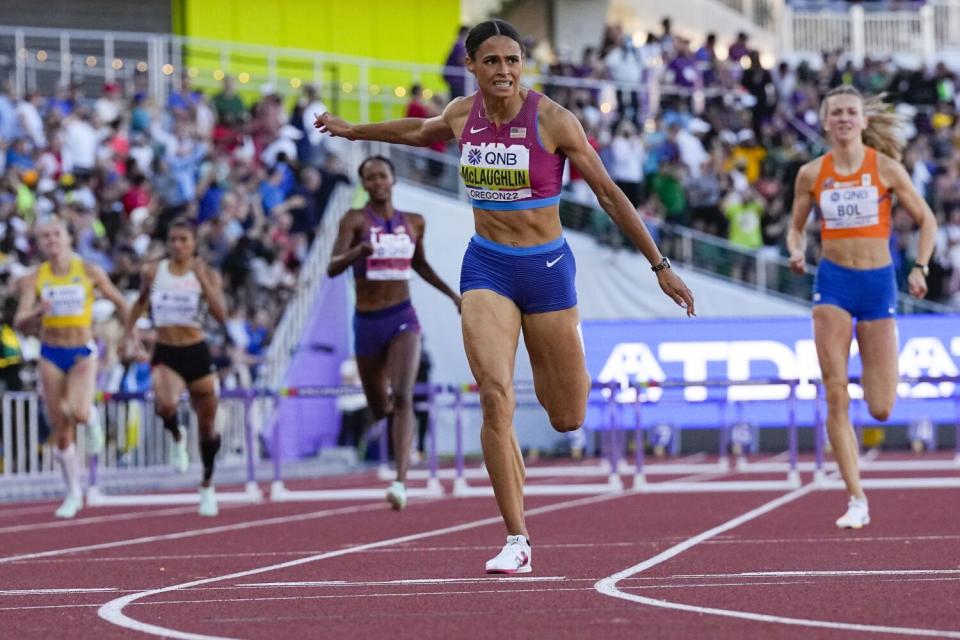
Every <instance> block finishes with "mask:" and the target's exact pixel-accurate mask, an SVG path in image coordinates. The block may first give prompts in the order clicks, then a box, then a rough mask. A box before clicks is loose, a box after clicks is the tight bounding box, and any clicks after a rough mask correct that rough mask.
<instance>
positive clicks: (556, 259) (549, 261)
mask: <svg viewBox="0 0 960 640" xmlns="http://www.w3.org/2000/svg"><path fill="white" fill-rule="evenodd" d="M565 255H567V254H565V253H561V254H560V257H559V258H554V259H553V260H547V268H548V269H549V268H550V267H552V266H553V265H555V264H557V263H558V262H560V259H561V258H563V256H565Z"/></svg>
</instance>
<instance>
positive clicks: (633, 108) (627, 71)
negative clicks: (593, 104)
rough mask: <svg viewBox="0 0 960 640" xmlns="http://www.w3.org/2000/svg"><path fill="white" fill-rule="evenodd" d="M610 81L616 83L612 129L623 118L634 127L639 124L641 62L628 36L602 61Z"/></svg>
mask: <svg viewBox="0 0 960 640" xmlns="http://www.w3.org/2000/svg"><path fill="white" fill-rule="evenodd" d="M603 62H604V64H605V65H606V67H607V71H608V72H609V74H610V79H611V80H613V81H614V82H616V83H617V117H616V120H615V121H614V123H613V126H614V128H616V127H617V125H618V124H619V123H620V121H621V120H622V119H624V118H626V119H627V120H630V121H632V122H633V123H634V124H635V125H639V124H640V93H639V89H640V82H641V80H642V78H643V62H642V61H641V59H640V55H639V54H638V53H637V49H636V47H634V44H633V38H632V37H631V36H630V34H625V35H624V36H623V38H622V39H621V41H620V45H619V46H618V47H617V48H615V49H613V50H612V51H611V52H610V53H608V54H607V57H606V58H604V60H603Z"/></svg>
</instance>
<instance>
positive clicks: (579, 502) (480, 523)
mask: <svg viewBox="0 0 960 640" xmlns="http://www.w3.org/2000/svg"><path fill="white" fill-rule="evenodd" d="M628 495H631V494H629V493H626V492H624V493H614V494H601V495H598V496H590V497H587V498H579V499H576V500H568V501H566V502H558V503H554V504H551V505H546V506H543V507H538V508H536V509H530V510H529V511H527V513H526V515H527V516H534V515H539V514H541V513H549V512H551V511H559V510H561V509H570V508H573V507H579V506H583V505H588V504H594V503H597V502H604V501H606V500H613V499H616V498H621V497H626V496H628ZM501 522H503V519H502V518H501V517H500V516H495V517H492V518H483V519H481V520H473V521H471V522H465V523H463V524H458V525H454V526H451V527H444V528H442V529H432V530H429V531H422V532H420V533H413V534H410V535H406V536H400V537H397V538H389V539H386V540H378V541H377V542H369V543H367V544H361V545H356V546H353V547H347V548H345V549H337V550H336V551H328V552H326V553H320V554H317V555H313V556H309V557H307V558H298V559H296V560H290V561H288V562H281V563H278V564H272V565H267V566H265V567H258V568H256V569H249V570H247V571H238V572H236V573H231V574H228V575H224V576H215V577H213V578H204V579H202V580H194V581H192V582H184V583H182V584H175V585H172V586H169V587H162V588H160V589H151V590H148V591H141V592H139V593H132V594H129V595H126V596H123V597H121V598H116V599H115V600H111V601H110V602H107V603H106V604H104V605H103V606H101V607H100V609H98V610H97V615H99V616H100V617H101V618H102V619H104V620H105V621H107V622H109V623H111V624H115V625H117V626H119V627H123V628H124V629H131V630H133V631H139V632H141V633H148V634H151V635H157V636H162V637H165V638H178V639H180V640H233V639H231V638H229V637H225V636H210V635H205V634H202V633H189V632H186V631H178V630H176V629H169V628H167V627H161V626H159V625H155V624H148V623H145V622H140V621H139V620H134V619H133V618H131V617H129V616H127V615H126V614H125V613H123V609H124V607H126V606H127V605H128V604H131V603H133V602H136V601H137V600H141V599H143V598H147V597H150V596H154V595H157V594H160V593H167V592H170V591H180V590H182V589H189V588H190V587H196V586H199V585H202V584H209V583H211V582H221V581H223V580H232V579H234V578H245V577H247V576H252V575H257V574H260V573H267V572H268V571H276V570H279V569H287V568H289V567H296V566H299V565H302V564H308V563H311V562H317V561H319V560H327V559H329V558H337V557H340V556H345V555H350V554H354V553H360V552H363V551H368V550H370V549H377V548H380V547H387V546H392V545H397V544H404V543H406V542H414V541H416V540H423V539H424V538H434V537H437V536H443V535H446V534H448V533H456V532H458V531H466V530H468V529H477V528H479V527H484V526H487V525H491V524H498V523H501Z"/></svg>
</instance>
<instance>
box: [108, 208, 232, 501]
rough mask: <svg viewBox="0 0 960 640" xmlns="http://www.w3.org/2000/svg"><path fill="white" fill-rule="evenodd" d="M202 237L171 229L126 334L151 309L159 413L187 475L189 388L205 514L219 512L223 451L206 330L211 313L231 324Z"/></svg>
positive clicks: (180, 225) (189, 227) (186, 226)
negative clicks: (182, 410) (180, 411)
mask: <svg viewBox="0 0 960 640" xmlns="http://www.w3.org/2000/svg"><path fill="white" fill-rule="evenodd" d="M196 248H197V237H196V231H195V230H194V227H193V224H192V223H190V222H189V221H187V220H182V219H181V220H175V221H174V222H172V223H171V224H170V227H169V230H168V231H167V250H168V252H169V255H170V257H169V258H167V259H164V260H161V261H160V262H158V263H155V264H151V265H148V266H147V267H145V268H144V272H143V276H142V280H141V286H140V297H139V298H138V299H137V301H136V303H134V305H133V309H132V311H131V313H130V319H129V322H128V323H127V335H128V336H131V335H133V331H132V330H133V326H134V324H135V323H136V320H137V318H139V317H140V316H141V315H142V314H143V312H144V311H146V309H147V307H148V306H149V308H150V315H151V317H152V319H153V324H154V326H155V327H156V329H157V343H156V346H155V347H154V351H153V357H152V358H151V361H150V362H151V364H152V371H151V378H152V385H153V393H154V410H155V411H156V414H157V415H158V416H160V418H161V419H162V420H163V426H164V428H165V429H167V430H168V431H169V432H170V434H171V435H172V436H173V440H174V446H173V447H172V448H171V456H170V462H171V465H172V466H173V467H174V469H176V470H177V471H179V472H181V473H183V472H184V471H186V470H187V467H188V466H189V464H190V458H189V455H188V453H187V439H186V432H185V429H184V428H183V427H182V426H180V424H179V421H178V419H177V406H178V404H179V402H180V396H181V395H182V394H183V392H184V390H185V389H186V390H187V391H189V393H190V405H191V406H192V407H193V410H194V411H195V412H196V413H197V423H198V424H199V427H200V458H201V460H202V461H203V480H202V482H201V484H200V509H199V513H200V515H202V516H215V515H217V513H218V509H217V501H216V496H215V494H214V491H213V482H212V479H213V463H214V459H215V458H216V455H217V452H218V451H219V450H220V434H218V433H217V431H216V417H217V392H218V389H217V378H216V375H215V371H214V366H213V359H212V358H211V357H210V349H209V347H208V346H207V342H206V336H205V335H204V330H203V317H204V315H205V314H206V313H209V314H210V315H211V316H213V318H214V319H216V320H217V322H219V323H220V324H221V325H222V324H223V323H224V322H225V321H226V309H225V305H224V302H223V294H222V283H221V281H220V275H219V274H218V273H217V272H216V271H214V270H213V269H211V268H210V267H209V266H208V265H206V264H204V263H203V262H202V261H201V260H199V259H198V258H197V257H196Z"/></svg>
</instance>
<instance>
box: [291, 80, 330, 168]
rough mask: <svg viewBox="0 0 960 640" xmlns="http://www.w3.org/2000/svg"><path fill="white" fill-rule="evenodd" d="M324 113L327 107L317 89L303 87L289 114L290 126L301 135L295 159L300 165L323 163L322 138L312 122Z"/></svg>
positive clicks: (308, 86)
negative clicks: (297, 159)
mask: <svg viewBox="0 0 960 640" xmlns="http://www.w3.org/2000/svg"><path fill="white" fill-rule="evenodd" d="M324 111H327V105H326V103H325V102H324V101H323V100H322V99H321V97H320V91H319V89H317V87H316V86H315V85H312V84H307V85H304V87H303V93H302V94H301V96H300V97H299V98H298V99H297V104H296V106H294V109H293V112H292V113H291V114H290V124H291V125H293V126H294V127H295V128H296V129H297V131H299V132H300V133H301V134H302V135H301V136H300V138H299V141H300V142H299V143H298V145H297V148H298V153H297V157H298V158H299V160H300V163H301V164H307V165H311V166H315V167H316V166H320V164H321V163H322V162H323V153H324V150H323V139H324V138H323V136H322V135H321V134H320V132H319V131H317V130H316V129H315V128H314V127H313V121H314V120H315V119H316V117H317V116H318V115H319V114H321V113H323V112H324Z"/></svg>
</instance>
